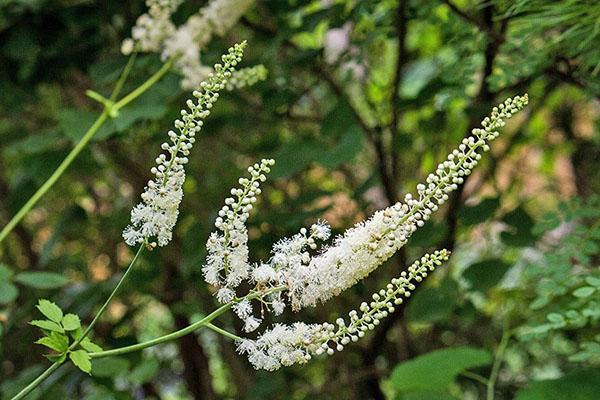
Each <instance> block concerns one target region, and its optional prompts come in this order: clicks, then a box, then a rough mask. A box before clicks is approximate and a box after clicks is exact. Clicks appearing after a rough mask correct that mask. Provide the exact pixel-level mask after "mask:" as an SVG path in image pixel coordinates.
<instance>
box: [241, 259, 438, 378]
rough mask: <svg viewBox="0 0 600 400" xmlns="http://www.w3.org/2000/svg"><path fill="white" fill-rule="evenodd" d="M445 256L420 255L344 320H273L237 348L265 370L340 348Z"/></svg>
mask: <svg viewBox="0 0 600 400" xmlns="http://www.w3.org/2000/svg"><path fill="white" fill-rule="evenodd" d="M449 256H450V253H449V252H448V251H446V250H441V251H436V252H434V253H433V254H426V255H425V256H423V257H421V259H420V260H417V261H415V262H414V263H413V264H412V265H411V266H410V267H409V268H408V271H407V272H406V271H404V272H402V273H401V275H400V276H399V277H398V278H394V279H392V280H391V282H390V283H389V284H388V285H387V286H386V287H385V288H384V289H381V290H380V291H379V292H377V293H374V294H373V296H372V301H371V302H370V303H366V302H363V303H362V304H361V305H360V307H359V311H356V310H351V311H350V312H349V313H348V319H347V320H344V319H343V318H338V319H337V320H336V321H335V324H332V323H328V322H324V323H322V324H310V325H309V324H305V323H303V322H296V323H294V324H292V325H289V326H288V325H283V324H275V325H274V326H273V328H271V329H269V330H267V331H265V332H264V333H263V334H261V335H260V336H259V337H258V339H256V340H251V339H242V340H239V341H238V351H239V352H240V353H242V354H247V355H248V360H249V361H250V363H251V364H252V365H253V366H254V367H255V368H256V369H266V370H269V371H273V370H276V369H278V368H280V367H281V366H289V365H292V364H297V363H299V364H302V363H305V362H307V361H309V360H310V359H311V358H312V356H314V355H321V354H323V353H327V354H329V355H332V354H334V352H335V351H336V350H337V351H342V350H344V346H346V345H347V344H349V343H350V342H357V341H358V339H359V338H362V337H363V336H364V335H365V333H366V332H367V331H370V330H373V329H375V327H376V326H377V325H379V322H380V320H381V319H383V318H385V317H387V316H388V315H389V314H391V313H393V312H394V311H395V306H397V305H399V304H402V302H403V300H404V297H409V296H410V294H411V291H413V290H414V289H415V285H414V282H421V281H422V280H423V279H424V278H425V277H427V275H428V273H429V272H430V271H433V270H434V269H435V268H436V267H437V266H439V265H441V264H442V262H444V261H446V260H447V259H448V257H449Z"/></svg>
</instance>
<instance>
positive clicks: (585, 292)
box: [573, 286, 596, 298]
mask: <svg viewBox="0 0 600 400" xmlns="http://www.w3.org/2000/svg"><path fill="white" fill-rule="evenodd" d="M595 291H596V288H595V287H593V286H584V287H580V288H579V289H577V290H575V291H574V292H573V296H575V297H579V298H583V297H590V296H591V295H592V294H594V292H595Z"/></svg>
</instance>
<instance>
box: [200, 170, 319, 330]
mask: <svg viewBox="0 0 600 400" xmlns="http://www.w3.org/2000/svg"><path fill="white" fill-rule="evenodd" d="M274 163H275V161H274V160H264V159H263V160H261V162H260V164H254V165H253V166H250V167H249V168H248V172H249V173H250V178H249V179H248V178H240V180H239V184H240V185H241V187H240V188H234V189H231V195H232V197H229V198H227V199H225V205H224V206H223V208H221V210H220V211H219V216H218V217H217V219H216V221H215V227H216V228H217V229H218V230H217V231H215V232H213V233H212V234H211V235H210V237H209V239H208V242H207V244H206V248H207V251H208V255H207V259H206V264H205V265H204V266H203V268H202V272H203V274H204V279H205V281H206V282H207V283H209V284H210V285H213V286H216V287H217V288H218V290H217V292H216V297H217V300H218V301H219V302H220V303H229V302H231V301H233V300H234V299H235V298H236V292H235V288H236V287H238V286H239V285H240V283H242V282H243V281H247V282H248V283H251V284H254V285H255V286H256V289H255V290H254V291H253V292H254V293H257V294H259V296H258V297H257V299H258V300H259V301H260V302H261V303H262V305H263V306H264V307H266V309H268V310H272V311H273V313H274V314H275V315H280V314H281V313H282V312H283V311H284V309H285V302H284V301H283V299H282V297H281V290H277V288H281V287H282V286H283V285H285V283H286V282H287V280H288V278H287V277H288V275H289V274H290V273H292V271H294V270H296V269H298V268H299V266H301V265H306V264H307V263H308V262H309V261H310V258H311V256H310V254H309V252H308V249H312V250H314V249H316V248H317V243H316V241H317V240H327V239H328V238H329V235H330V229H329V226H328V225H327V224H326V223H325V222H323V221H318V222H317V223H315V224H313V225H312V226H311V227H310V229H309V230H307V229H306V228H302V229H301V230H300V233H298V234H296V235H294V236H292V237H291V238H285V239H282V240H280V241H279V242H277V243H276V244H275V245H274V246H273V249H272V251H271V252H272V257H271V258H270V260H269V261H268V262H261V263H258V264H253V265H251V264H250V263H249V261H248V230H247V228H246V221H247V220H248V217H249V215H250V211H251V210H252V208H253V204H254V203H255V202H256V200H257V199H256V196H258V195H260V194H261V189H260V182H264V181H265V179H266V176H265V174H267V173H269V172H270V168H271V167H272V166H273V164H274ZM261 293H265V294H261ZM233 311H234V312H235V314H236V315H237V316H238V317H239V318H240V319H241V320H242V321H244V330H245V331H246V332H252V331H254V330H255V329H256V328H258V327H259V326H260V323H261V319H260V318H257V317H255V316H254V315H253V310H252V305H251V303H250V301H248V300H242V301H240V302H237V303H236V304H235V305H233Z"/></svg>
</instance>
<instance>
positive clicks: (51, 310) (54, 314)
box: [37, 299, 63, 323]
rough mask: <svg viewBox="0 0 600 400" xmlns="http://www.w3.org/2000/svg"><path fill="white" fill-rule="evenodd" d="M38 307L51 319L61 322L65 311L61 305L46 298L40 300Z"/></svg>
mask: <svg viewBox="0 0 600 400" xmlns="http://www.w3.org/2000/svg"><path fill="white" fill-rule="evenodd" d="M37 308H38V310H40V312H41V313H42V314H44V315H45V316H46V318H48V319H49V320H51V321H54V322H57V323H60V321H61V320H62V318H63V312H62V310H61V309H60V307H59V306H57V305H56V304H54V303H53V302H51V301H48V300H46V299H41V300H40V301H39V302H38V305H37Z"/></svg>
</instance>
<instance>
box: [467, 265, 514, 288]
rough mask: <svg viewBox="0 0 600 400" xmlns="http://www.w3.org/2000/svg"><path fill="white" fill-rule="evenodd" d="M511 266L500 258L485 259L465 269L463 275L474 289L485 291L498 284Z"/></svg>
mask: <svg viewBox="0 0 600 400" xmlns="http://www.w3.org/2000/svg"><path fill="white" fill-rule="evenodd" d="M510 267H511V266H510V265H509V264H507V263H505V262H504V261H502V260H499V259H490V260H483V261H480V262H477V263H475V264H472V265H470V266H469V267H468V268H467V269H465V270H464V271H463V277H464V278H465V279H466V280H467V281H469V283H470V284H471V288H472V289H473V290H477V291H481V292H484V291H486V290H488V289H490V288H491V287H493V286H495V285H497V284H498V283H499V282H500V281H501V280H502V278H504V275H506V272H507V271H508V270H509V269H510Z"/></svg>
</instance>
